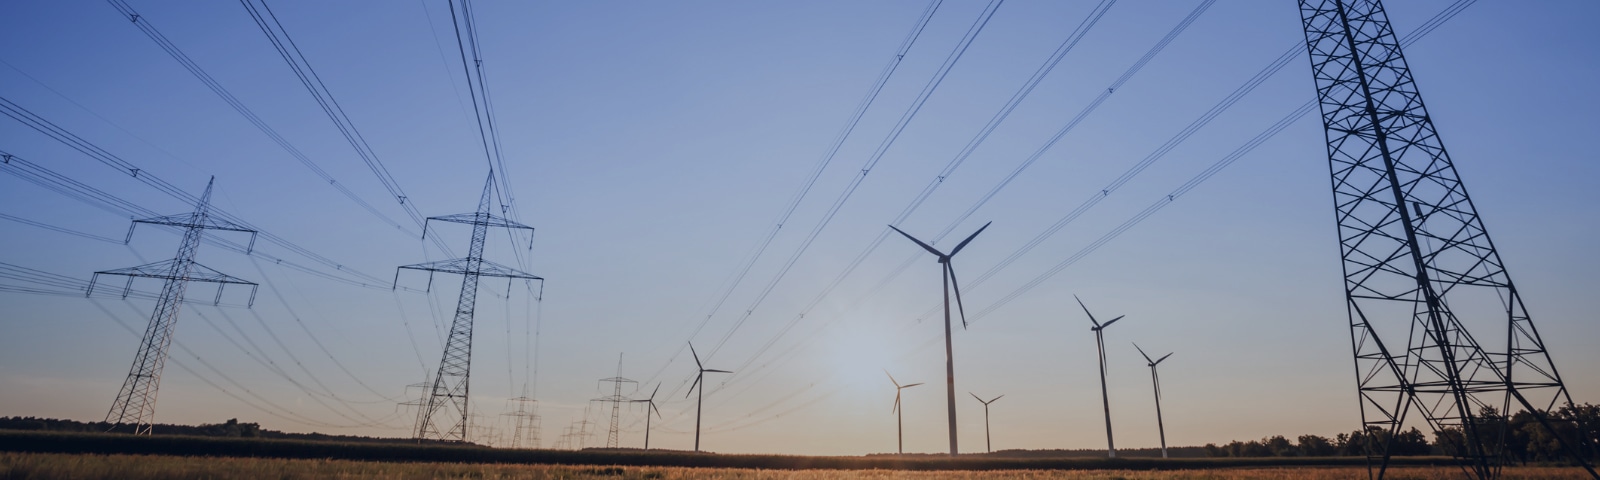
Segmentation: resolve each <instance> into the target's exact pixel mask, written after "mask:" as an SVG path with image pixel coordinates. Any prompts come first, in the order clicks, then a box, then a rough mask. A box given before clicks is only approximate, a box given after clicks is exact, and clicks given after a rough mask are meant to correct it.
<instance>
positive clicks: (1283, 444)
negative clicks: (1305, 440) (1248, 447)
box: [1261, 435, 1300, 457]
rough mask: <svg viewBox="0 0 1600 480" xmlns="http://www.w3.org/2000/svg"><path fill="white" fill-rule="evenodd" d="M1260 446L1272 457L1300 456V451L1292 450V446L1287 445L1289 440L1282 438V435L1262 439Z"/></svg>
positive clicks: (1290, 444)
mask: <svg viewBox="0 0 1600 480" xmlns="http://www.w3.org/2000/svg"><path fill="white" fill-rule="evenodd" d="M1261 444H1262V445H1263V446H1265V447H1266V448H1267V451H1268V452H1270V453H1271V454H1272V456H1274V457H1293V456H1296V455H1299V454H1300V450H1299V449H1296V448H1294V444H1292V443H1289V439H1287V438H1283V435H1274V436H1271V437H1267V438H1263V439H1261Z"/></svg>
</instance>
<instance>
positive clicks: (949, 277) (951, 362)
mask: <svg viewBox="0 0 1600 480" xmlns="http://www.w3.org/2000/svg"><path fill="white" fill-rule="evenodd" d="M990 223H994V222H989V223H985V224H983V226H982V227H978V231H976V232H972V235H968V236H967V238H966V239H965V240H962V241H961V243H957V244H956V247H955V248H952V249H950V253H944V252H941V251H939V249H937V248H933V245H929V244H926V243H923V242H922V240H917V237H913V236H911V234H909V233H906V232H905V231H902V230H900V229H899V228H898V227H895V226H894V225H890V226H889V228H891V229H894V231H896V232H900V234H901V235H904V236H905V237H906V238H908V239H911V241H912V242H915V243H916V244H917V246H920V247H922V249H923V250H927V251H928V253H932V254H933V255H934V256H935V257H937V258H938V259H939V267H940V270H943V271H942V272H941V276H942V277H943V278H944V287H943V290H944V374H945V377H944V380H945V382H944V387H945V389H944V393H945V408H946V412H947V413H948V414H949V418H950V424H949V425H950V456H952V457H954V456H956V453H957V452H958V451H959V449H958V448H956V438H957V437H956V354H955V347H954V346H953V344H952V343H951V340H950V292H955V294H956V311H957V312H959V313H960V314H961V328H962V329H963V330H965V329H966V328H967V309H966V307H964V306H962V305H961V283H960V282H957V281H956V267H954V266H952V265H951V264H950V259H951V258H953V257H955V256H956V254H957V253H961V249H963V248H966V247H967V244H968V243H971V242H972V239H974V238H978V234H980V233H983V230H984V229H986V228H989V224H990Z"/></svg>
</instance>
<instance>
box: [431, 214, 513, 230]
mask: <svg viewBox="0 0 1600 480" xmlns="http://www.w3.org/2000/svg"><path fill="white" fill-rule="evenodd" d="M428 220H429V221H440V222H450V223H464V224H467V225H475V224H479V223H482V224H484V225H485V226H490V227H498V228H515V229H519V230H527V231H530V232H531V231H533V227H530V226H527V225H523V224H521V223H517V222H514V221H512V220H511V219H508V218H505V217H501V216H497V215H494V214H492V213H457V214H454V215H441V216H437V217H428Z"/></svg>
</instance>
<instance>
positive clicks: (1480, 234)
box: [1300, 0, 1593, 478]
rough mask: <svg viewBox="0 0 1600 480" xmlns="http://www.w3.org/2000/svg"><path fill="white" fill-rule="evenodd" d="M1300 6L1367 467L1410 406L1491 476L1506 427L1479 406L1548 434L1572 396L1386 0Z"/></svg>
mask: <svg viewBox="0 0 1600 480" xmlns="http://www.w3.org/2000/svg"><path fill="white" fill-rule="evenodd" d="M1300 14H1301V19H1302V21H1303V26H1304V28H1305V34H1306V46H1307V51H1308V52H1309V53H1310V57H1311V66H1312V73H1313V74H1314V76H1315V79H1316V86H1317V98H1318V101H1319V102H1320V104H1321V109H1322V121H1323V125H1324V127H1325V133H1326V135H1327V145H1328V159H1329V167H1330V171H1331V173H1332V180H1333V182H1332V186H1333V195H1334V207H1335V218H1336V222H1337V224H1338V231H1339V246H1340V253H1341V255H1342V257H1343V259H1344V262H1343V264H1344V276H1345V297H1346V300H1347V309H1348V315H1349V319H1350V323H1349V325H1350V333H1351V340H1352V346H1353V350H1354V355H1355V366H1356V375H1357V384H1358V390H1359V398H1360V403H1361V412H1362V423H1363V430H1364V431H1367V432H1369V435H1368V437H1369V438H1373V440H1375V441H1373V442H1368V445H1369V447H1370V450H1369V452H1368V454H1369V458H1370V459H1371V460H1373V461H1372V462H1369V465H1371V466H1372V469H1371V472H1370V473H1372V474H1373V475H1375V476H1382V475H1383V472H1384V469H1385V467H1386V466H1387V464H1388V458H1389V454H1390V452H1389V442H1388V439H1390V438H1394V435H1395V434H1398V433H1400V428H1401V427H1402V425H1403V424H1405V423H1406V420H1407V418H1406V417H1407V414H1408V413H1410V412H1411V411H1413V410H1415V411H1416V412H1417V413H1419V414H1421V415H1422V416H1423V419H1424V420H1425V421H1426V422H1427V423H1428V424H1429V426H1430V427H1431V428H1433V429H1434V430H1435V431H1436V432H1437V431H1453V432H1459V437H1460V440H1457V441H1456V443H1457V445H1455V450H1456V452H1457V453H1458V454H1459V455H1460V456H1462V457H1464V459H1465V460H1466V465H1467V467H1466V468H1467V469H1468V470H1469V472H1470V473H1471V474H1473V475H1474V476H1477V477H1479V478H1491V477H1494V476H1497V475H1498V474H1499V473H1500V467H1499V465H1500V464H1501V463H1502V462H1501V461H1500V460H1501V456H1502V455H1504V454H1505V451H1504V448H1503V447H1504V444H1505V435H1507V434H1508V432H1505V431H1504V429H1501V428H1498V427H1496V426H1494V425H1493V424H1491V423H1489V422H1486V421H1485V419H1484V418H1482V416H1481V413H1482V412H1483V410H1482V409H1484V408H1485V407H1494V408H1497V409H1499V410H1498V411H1499V412H1503V413H1507V414H1509V411H1510V409H1511V407H1513V406H1517V407H1520V408H1522V409H1525V410H1527V411H1529V412H1532V413H1534V414H1535V415H1536V416H1538V417H1539V420H1540V422H1541V423H1542V424H1543V425H1544V426H1545V427H1546V428H1551V425H1550V423H1549V421H1548V419H1546V418H1545V416H1546V415H1547V414H1548V413H1549V412H1550V410H1551V409H1553V408H1556V407H1558V406H1563V405H1571V404H1572V400H1571V397H1570V395H1568V393H1567V390H1566V387H1565V385H1564V384H1563V383H1562V381H1561V375H1560V374H1559V373H1557V371H1556V368H1555V364H1554V362H1553V361H1552V360H1551V358H1550V355H1549V352H1548V351H1547V350H1546V349H1545V345H1544V342H1543V341H1542V340H1541V339H1540V337H1539V332H1538V330H1537V329H1535V328H1534V325H1533V320H1532V318H1530V317H1529V316H1528V313H1527V310H1526V308H1525V307H1524V306H1523V303H1522V298H1521V297H1520V296H1519V295H1518V293H1517V289H1516V287H1515V286H1514V285H1513V284H1512V282H1511V278H1510V276H1509V275H1508V274H1507V273H1506V269H1505V265H1504V263H1503V262H1502V261H1501V259H1500V255H1499V253H1497V252H1496V251H1495V248H1494V243H1493V242H1491V241H1490V239H1489V235H1488V232H1487V231H1486V230H1485V228H1484V225H1483V222H1482V220H1481V219H1480V218H1479V216H1478V213H1477V209H1476V208H1474V207H1473V204H1472V200H1471V198H1469V197H1468V196H1467V191H1466V189H1465V187H1464V186H1463V185H1462V182H1461V179H1460V177H1459V176H1458V174H1457V171H1456V168H1455V166H1454V165H1453V164H1452V163H1451V161H1450V157H1449V155H1448V154H1447V153H1446V152H1445V148H1444V145H1443V143H1442V142H1441V141H1440V139H1439V135H1438V133H1437V132H1436V131H1435V130H1434V126H1433V122H1432V120H1431V119H1430V118H1429V117H1428V113H1427V110H1426V109H1425V108H1424V106H1423V103H1422V97H1421V96H1420V95H1419V94H1418V91H1417V86H1416V83H1415V81H1414V80H1413V78H1412V76H1411V71H1410V69H1409V68H1408V67H1407V66H1406V61H1405V58H1404V56H1403V55H1402V54H1401V51H1400V44H1399V41H1398V39H1397V38H1396V36H1395V34H1394V30H1393V29H1392V28H1391V27H1390V25H1389V20H1388V16H1387V15H1386V14H1385V13H1384V9H1383V6H1382V4H1381V3H1380V2H1378V1H1375V0H1300ZM1475 334H1476V336H1475ZM1494 348H1503V350H1491V349H1494ZM1552 430H1553V429H1552ZM1447 437H1452V438H1453V437H1455V435H1447ZM1568 447H1569V448H1568V451H1569V452H1572V451H1573V450H1572V449H1571V448H1570V447H1571V446H1568ZM1574 457H1576V455H1574ZM1590 472H1591V474H1592V473H1593V470H1590Z"/></svg>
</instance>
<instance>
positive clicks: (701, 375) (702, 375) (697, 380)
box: [657, 343, 733, 452]
mask: <svg viewBox="0 0 1600 480" xmlns="http://www.w3.org/2000/svg"><path fill="white" fill-rule="evenodd" d="M689 354H690V355H694V366H695V368H698V369H700V371H699V372H698V373H696V374H695V376H694V384H693V385H689V392H690V393H693V392H694V391H695V390H694V387H695V386H699V387H700V396H699V398H697V399H695V401H694V451H696V452H699V451H700V405H701V404H702V403H704V402H705V399H706V382H705V381H704V380H705V379H706V374H707V373H733V372H730V371H727V370H713V369H709V368H706V366H705V364H703V363H700V354H699V353H695V351H694V343H690V344H689ZM657 388H660V387H659V386H657ZM683 397H684V398H689V395H688V394H684V395H683Z"/></svg>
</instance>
